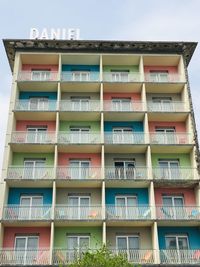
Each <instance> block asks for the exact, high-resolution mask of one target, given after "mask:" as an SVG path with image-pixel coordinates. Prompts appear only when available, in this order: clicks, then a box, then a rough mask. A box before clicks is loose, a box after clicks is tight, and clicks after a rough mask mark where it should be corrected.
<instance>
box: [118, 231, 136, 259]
mask: <svg viewBox="0 0 200 267" xmlns="http://www.w3.org/2000/svg"><path fill="white" fill-rule="evenodd" d="M116 243H117V251H118V253H120V254H122V255H124V256H127V259H128V260H129V261H131V262H135V261H136V262H137V260H138V259H137V256H136V257H135V254H134V250H138V249H139V236H137V235H127V236H116Z"/></svg>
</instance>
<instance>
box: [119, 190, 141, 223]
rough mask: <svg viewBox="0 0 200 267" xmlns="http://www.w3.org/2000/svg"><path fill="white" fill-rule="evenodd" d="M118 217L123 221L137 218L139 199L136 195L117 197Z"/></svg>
mask: <svg viewBox="0 0 200 267" xmlns="http://www.w3.org/2000/svg"><path fill="white" fill-rule="evenodd" d="M115 205H116V216H117V217H118V218H121V219H135V218H136V217H137V211H138V209H137V208H136V206H137V197H136V196H134V195H118V196H116V197H115Z"/></svg>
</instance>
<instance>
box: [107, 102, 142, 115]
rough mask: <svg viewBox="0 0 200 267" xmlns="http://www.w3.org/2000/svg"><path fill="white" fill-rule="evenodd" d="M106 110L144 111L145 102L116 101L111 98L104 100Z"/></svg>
mask: <svg viewBox="0 0 200 267" xmlns="http://www.w3.org/2000/svg"><path fill="white" fill-rule="evenodd" d="M104 111H113V112H133V111H135V112H137V111H144V103H143V102H142V101H131V102H127V103H126V102H125V103H115V102H112V101H109V100H104Z"/></svg>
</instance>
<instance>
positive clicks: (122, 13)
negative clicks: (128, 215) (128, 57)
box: [0, 0, 200, 166]
mask: <svg viewBox="0 0 200 267" xmlns="http://www.w3.org/2000/svg"><path fill="white" fill-rule="evenodd" d="M32 27H35V28H39V29H42V28H44V27H46V28H49V29H50V28H79V29H80V37H81V39H83V40H131V41H195V42H198V41H200V0H168V1H163V0H84V1H83V0H56V1H52V0H34V1H27V0H10V1H8V0H0V39H5V38H9V39H12V38H19V39H20V38H25V39H28V38H29V32H30V28H32ZM188 70H189V77H190V86H191V92H192V98H193V105H194V110H195V118H196V124H197V130H198V132H199V133H200V116H199V114H200V94H199V90H200V88H199V86H198V83H199V82H200V45H199V46H198V47H197V49H196V51H195V53H194V56H193V58H192V60H191V62H190V66H189V68H188ZM11 83H12V76H11V71H10V68H9V65H8V61H7V57H6V53H5V50H4V47H3V43H2V41H1V40H0V166H1V164H2V159H3V151H4V142H5V136H6V128H7V116H8V107H9V97H10V92H11ZM199 135H200V134H199Z"/></svg>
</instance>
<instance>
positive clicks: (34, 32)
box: [30, 28, 39, 39]
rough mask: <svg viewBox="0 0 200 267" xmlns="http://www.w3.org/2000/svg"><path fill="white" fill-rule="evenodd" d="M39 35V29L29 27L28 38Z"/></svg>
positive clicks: (34, 37)
mask: <svg viewBox="0 0 200 267" xmlns="http://www.w3.org/2000/svg"><path fill="white" fill-rule="evenodd" d="M38 37H39V31H38V29H36V28H31V29H30V39H37V38H38Z"/></svg>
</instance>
